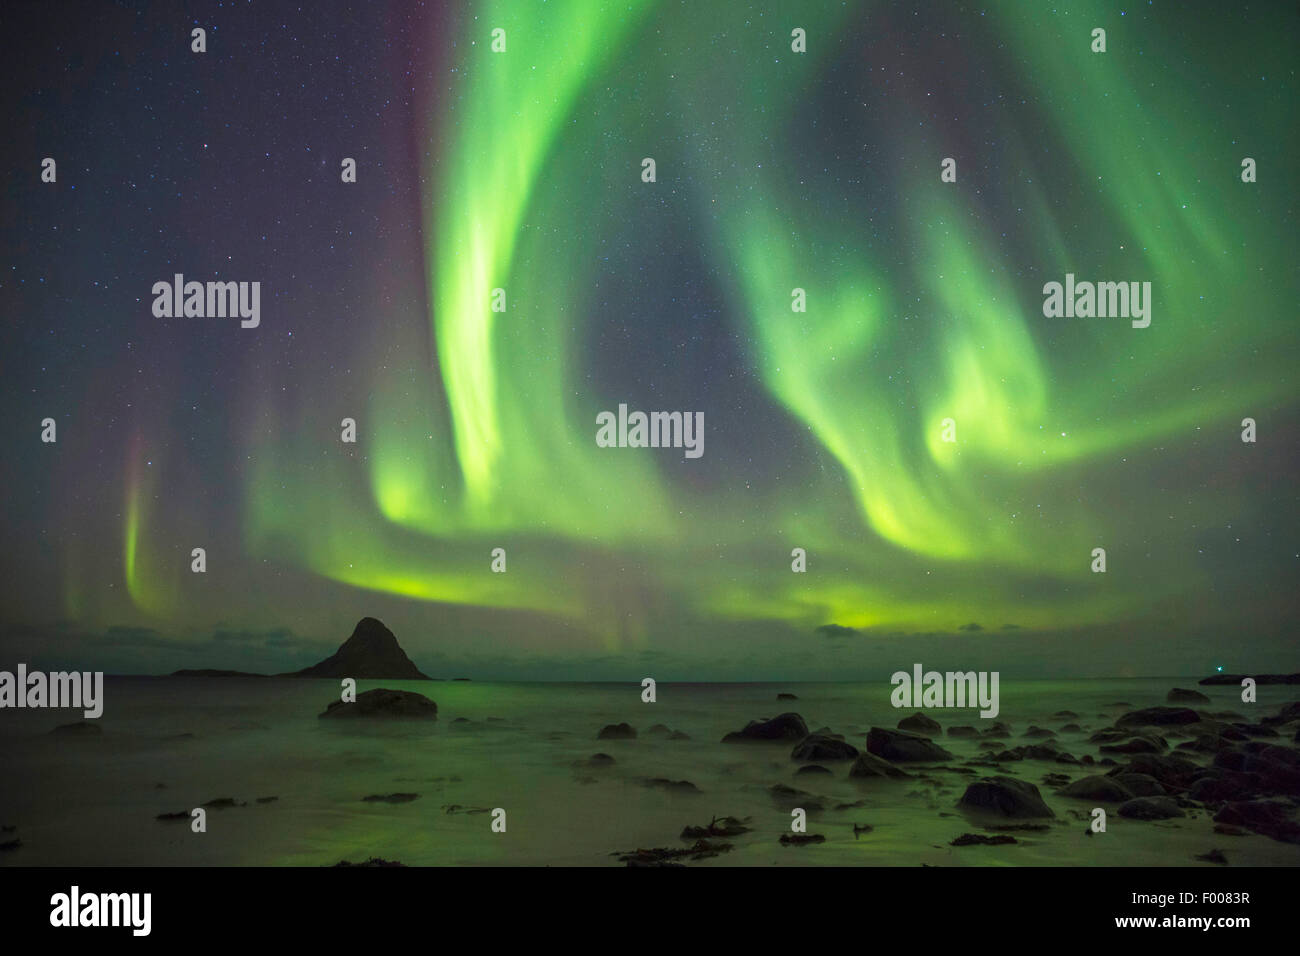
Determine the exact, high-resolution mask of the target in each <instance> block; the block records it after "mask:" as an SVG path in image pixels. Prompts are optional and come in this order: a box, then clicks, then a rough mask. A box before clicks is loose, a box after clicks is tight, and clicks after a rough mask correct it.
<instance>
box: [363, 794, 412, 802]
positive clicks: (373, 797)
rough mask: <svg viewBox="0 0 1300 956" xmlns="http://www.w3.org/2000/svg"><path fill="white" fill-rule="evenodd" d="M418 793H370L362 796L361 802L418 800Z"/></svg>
mask: <svg viewBox="0 0 1300 956" xmlns="http://www.w3.org/2000/svg"><path fill="white" fill-rule="evenodd" d="M419 798H420V795H419V794H418V793H372V794H370V796H368V797H362V798H361V801H362V802H363V803H410V802H411V801H412V800H418V799H419Z"/></svg>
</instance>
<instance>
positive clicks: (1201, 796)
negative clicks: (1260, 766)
mask: <svg viewBox="0 0 1300 956" xmlns="http://www.w3.org/2000/svg"><path fill="white" fill-rule="evenodd" d="M1254 789H1255V788H1254V778H1253V776H1252V775H1251V774H1245V773H1235V772H1233V771H1231V770H1225V771H1222V774H1221V775H1220V776H1214V777H1202V778H1201V779H1200V780H1197V781H1196V782H1195V783H1193V784H1192V786H1191V788H1190V789H1189V790H1188V791H1187V796H1188V797H1190V798H1191V799H1193V800H1195V801H1196V802H1197V803H1225V802H1227V801H1229V800H1246V799H1248V798H1250V797H1252V796H1254V793H1253V791H1254Z"/></svg>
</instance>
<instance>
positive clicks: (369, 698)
mask: <svg viewBox="0 0 1300 956" xmlns="http://www.w3.org/2000/svg"><path fill="white" fill-rule="evenodd" d="M319 716H320V717H375V718H395V719H403V720H404V719H410V718H423V719H425V720H437V719H438V705H437V704H435V703H434V702H433V701H431V700H429V698H427V697H425V696H424V695H423V694H417V693H414V692H413V691H409V690H390V689H389V688H386V687H379V688H376V689H375V690H368V691H364V692H362V693H360V694H357V699H356V700H355V701H353V702H352V703H350V704H349V703H344V702H343V701H341V700H336V701H334V702H333V703H332V704H330V705H329V706H328V707H326V708H325V710H324V712H323V713H321V714H320V715H319Z"/></svg>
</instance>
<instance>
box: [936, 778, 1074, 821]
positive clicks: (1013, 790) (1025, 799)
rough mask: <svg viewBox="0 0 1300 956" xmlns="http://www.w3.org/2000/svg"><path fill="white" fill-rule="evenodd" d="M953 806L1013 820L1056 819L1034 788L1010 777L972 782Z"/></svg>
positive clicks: (1030, 784)
mask: <svg viewBox="0 0 1300 956" xmlns="http://www.w3.org/2000/svg"><path fill="white" fill-rule="evenodd" d="M957 806H959V807H962V808H963V809H966V810H977V811H982V812H985V813H996V814H998V815H999V816H1004V817H1013V818H1016V819H1021V818H1033V817H1054V816H1056V814H1055V813H1053V812H1052V808H1051V807H1049V806H1048V805H1047V804H1046V803H1044V802H1043V798H1042V795H1041V794H1039V792H1038V788H1037V787H1035V786H1034V785H1033V784H1032V783H1026V782H1025V781H1023V780H1017V779H1015V778H1014V777H986V778H984V779H982V780H976V781H975V782H974V783H972V784H970V785H969V786H968V787H967V788H966V792H965V793H964V794H962V797H961V799H960V800H959V801H957Z"/></svg>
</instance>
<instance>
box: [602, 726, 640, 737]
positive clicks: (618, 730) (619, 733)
mask: <svg viewBox="0 0 1300 956" xmlns="http://www.w3.org/2000/svg"><path fill="white" fill-rule="evenodd" d="M596 739H597V740H635V739H636V728H635V727H633V726H632V725H631V724H626V723H624V724H606V725H605V726H604V727H602V728H600V733H598V734H596Z"/></svg>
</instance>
